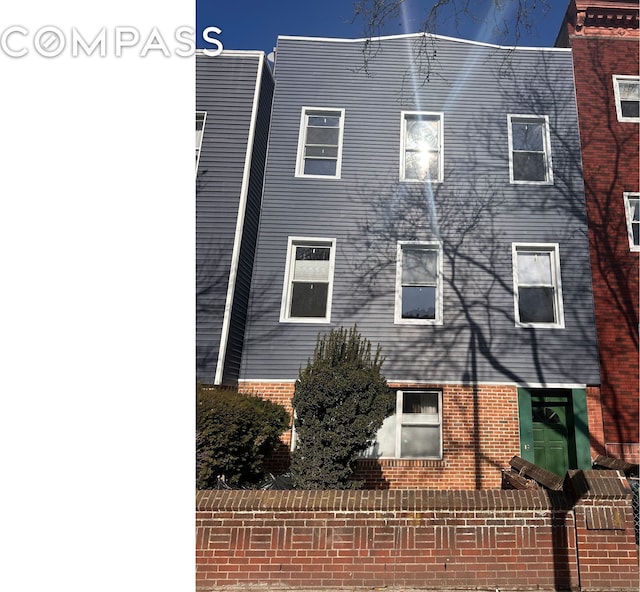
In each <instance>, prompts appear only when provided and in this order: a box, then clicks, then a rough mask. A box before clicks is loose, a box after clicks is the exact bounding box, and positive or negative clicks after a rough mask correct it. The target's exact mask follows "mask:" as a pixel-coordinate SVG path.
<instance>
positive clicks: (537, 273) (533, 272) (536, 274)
mask: <svg viewBox="0 0 640 592" xmlns="http://www.w3.org/2000/svg"><path fill="white" fill-rule="evenodd" d="M551 283H552V282H551V253H527V252H524V253H518V284H543V285H547V286H548V285H551Z"/></svg>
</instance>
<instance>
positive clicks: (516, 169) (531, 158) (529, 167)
mask: <svg viewBox="0 0 640 592" xmlns="http://www.w3.org/2000/svg"><path fill="white" fill-rule="evenodd" d="M513 178H514V180H516V181H546V180H547V166H546V162H545V156H544V153H543V152H514V153H513Z"/></svg>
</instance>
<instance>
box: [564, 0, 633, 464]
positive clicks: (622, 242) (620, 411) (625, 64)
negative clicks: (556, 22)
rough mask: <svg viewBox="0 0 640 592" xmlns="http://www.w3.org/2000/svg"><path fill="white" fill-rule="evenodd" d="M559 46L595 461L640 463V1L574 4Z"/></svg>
mask: <svg viewBox="0 0 640 592" xmlns="http://www.w3.org/2000/svg"><path fill="white" fill-rule="evenodd" d="M558 44H559V45H564V46H569V47H571V49H572V52H573V64H574V72H575V85H576V95H577V101H578V115H579V117H578V119H579V124H580V137H581V144H582V161H583V167H584V182H585V192H586V197H587V214H588V219H589V241H590V244H591V272H592V276H593V292H594V300H595V314H596V325H597V329H598V347H599V351H600V374H601V377H602V386H601V397H602V423H601V425H603V428H602V427H599V431H602V429H603V431H604V434H603V436H602V437H601V438H599V442H598V444H599V450H598V452H600V453H603V454H608V455H610V456H614V457H618V458H622V459H625V460H627V461H630V462H636V463H637V462H638V461H639V460H640V450H639V444H638V442H639V441H640V438H639V435H638V428H639V418H638V410H639V406H640V399H639V396H638V391H639V388H640V386H639V376H640V367H639V363H638V359H639V354H638V307H639V302H638V294H639V289H640V288H639V284H638V267H639V252H640V180H639V178H638V173H639V168H640V158H639V154H638V147H639V145H640V136H639V122H640V117H639V113H638V106H639V103H640V78H639V76H638V69H639V68H640V66H639V52H638V49H639V47H640V45H639V44H640V31H639V29H638V2H637V1H636V2H620V1H606V0H596V1H593V2H585V1H583V0H574V1H572V2H571V4H570V6H569V10H568V12H567V18H566V22H565V25H564V27H563V31H562V33H561V36H560V37H559V40H558Z"/></svg>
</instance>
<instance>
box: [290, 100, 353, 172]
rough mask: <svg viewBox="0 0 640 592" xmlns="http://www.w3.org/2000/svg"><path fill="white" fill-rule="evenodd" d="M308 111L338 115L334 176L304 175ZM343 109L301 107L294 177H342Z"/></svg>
mask: <svg viewBox="0 0 640 592" xmlns="http://www.w3.org/2000/svg"><path fill="white" fill-rule="evenodd" d="M309 111H334V112H336V113H340V133H339V136H338V157H337V162H336V174H335V175H307V174H305V173H304V147H305V144H306V138H307V113H308V112H309ZM344 119H345V110H344V108H342V109H340V108H336V107H302V111H301V114H300V131H299V133H298V154H297V156H296V174H295V176H296V177H302V178H305V179H340V178H341V175H342V143H343V137H344Z"/></svg>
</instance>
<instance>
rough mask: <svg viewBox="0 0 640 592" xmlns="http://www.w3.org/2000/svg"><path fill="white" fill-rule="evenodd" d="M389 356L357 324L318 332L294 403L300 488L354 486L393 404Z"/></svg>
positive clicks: (295, 470) (294, 456) (295, 456)
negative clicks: (358, 464) (385, 370)
mask: <svg viewBox="0 0 640 592" xmlns="http://www.w3.org/2000/svg"><path fill="white" fill-rule="evenodd" d="M382 362H383V359H382V357H381V355H380V346H378V348H377V350H376V353H375V356H372V355H371V344H370V343H369V341H368V340H367V339H364V338H363V337H362V336H361V335H360V334H359V333H358V332H357V328H356V327H353V328H352V329H350V330H349V331H347V330H345V329H342V328H341V329H334V330H332V331H331V332H330V333H329V334H328V335H324V336H318V340H317V343H316V348H315V351H314V354H313V359H310V360H309V361H308V364H307V367H306V368H305V369H303V370H301V371H300V376H299V378H298V380H297V381H296V386H295V393H294V397H293V407H294V409H295V410H296V419H295V426H296V448H295V450H294V451H293V453H292V456H291V473H292V475H293V482H294V485H295V487H296V488H300V489H351V488H355V487H359V486H361V483H358V482H356V481H354V480H353V479H352V476H353V469H354V463H355V460H356V459H357V458H358V456H359V455H360V454H361V453H362V452H364V451H365V450H366V449H367V448H368V447H369V446H370V445H371V443H372V441H373V440H374V438H375V436H376V433H377V431H378V430H379V429H380V426H381V425H382V422H383V420H384V418H385V417H386V416H387V415H389V414H390V413H391V411H392V409H393V402H394V400H395V397H394V394H393V392H392V391H391V390H390V389H389V388H388V386H387V381H386V380H385V378H384V377H383V376H382V374H381V370H380V368H381V366H382Z"/></svg>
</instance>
